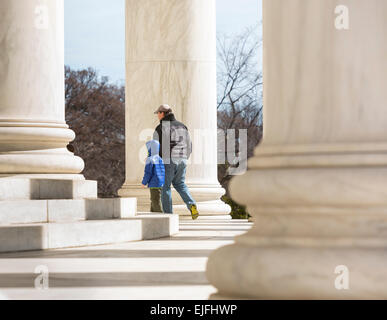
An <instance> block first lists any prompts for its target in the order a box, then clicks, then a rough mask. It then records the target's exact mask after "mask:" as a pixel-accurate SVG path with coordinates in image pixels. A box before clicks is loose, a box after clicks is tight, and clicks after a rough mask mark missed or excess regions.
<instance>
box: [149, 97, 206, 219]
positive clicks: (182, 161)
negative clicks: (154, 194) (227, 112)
mask: <svg viewBox="0 0 387 320" xmlns="http://www.w3.org/2000/svg"><path fill="white" fill-rule="evenodd" d="M155 114H157V116H158V119H159V120H160V124H159V125H158V126H157V127H156V130H155V132H154V134H153V139H154V140H158V141H159V142H160V156H161V158H162V159H163V161H164V165H165V182H164V186H163V188H162V191H161V202H162V205H163V211H164V213H173V209H172V192H171V184H172V185H173V187H174V188H175V189H176V191H177V192H178V193H179V194H180V196H181V198H182V199H183V201H184V203H185V204H186V206H187V208H188V210H189V211H190V212H191V216H192V219H194V220H195V219H197V218H198V216H199V212H198V210H197V206H196V202H195V200H194V199H193V198H192V196H191V194H190V193H189V190H188V187H187V185H186V184H185V173H186V169H187V160H188V158H189V156H190V155H191V152H192V143H191V139H190V136H189V132H188V129H187V127H186V126H185V125H184V124H183V123H181V122H179V121H177V120H176V118H175V115H174V114H173V113H172V109H171V107H170V106H169V105H166V104H163V105H161V106H160V107H159V108H158V109H157V110H156V111H155Z"/></svg>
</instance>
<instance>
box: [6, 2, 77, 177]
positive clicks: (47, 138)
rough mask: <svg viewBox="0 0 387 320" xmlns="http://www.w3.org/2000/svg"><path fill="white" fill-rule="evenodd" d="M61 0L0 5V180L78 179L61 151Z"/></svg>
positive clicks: (64, 132) (64, 134)
mask: <svg viewBox="0 0 387 320" xmlns="http://www.w3.org/2000/svg"><path fill="white" fill-rule="evenodd" d="M63 15H64V11H63V0H55V1H54V0H17V1H15V0H2V1H0V176H13V177H21V176H26V177H47V178H49V177H56V178H69V179H72V178H76V179H82V178H83V177H82V176H81V175H78V173H79V172H81V171H82V170H83V160H82V159H80V158H79V157H75V156H74V155H73V154H72V153H70V152H69V151H67V149H66V145H67V144H68V143H69V142H70V141H72V140H73V139H74V137H75V134H74V132H73V131H72V130H69V128H68V126H67V125H66V123H65V113H64V112H65V107H64V29H63V28H64V25H63Z"/></svg>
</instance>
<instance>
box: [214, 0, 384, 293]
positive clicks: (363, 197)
mask: <svg viewBox="0 0 387 320" xmlns="http://www.w3.org/2000/svg"><path fill="white" fill-rule="evenodd" d="M339 5H341V7H337V6H339ZM343 6H344V7H343ZM263 17H264V28H263V29H264V40H263V43H264V84H265V88H264V100H265V101H264V106H265V110H264V128H265V132H264V138H263V143H262V144H261V145H260V146H259V147H258V148H257V150H256V152H255V156H254V158H252V159H251V160H250V162H249V171H248V172H247V173H246V174H245V175H244V176H241V177H237V178H235V179H233V180H232V183H231V193H232V196H233V198H235V199H236V200H237V201H239V202H241V203H244V204H247V206H248V210H249V212H250V213H251V214H252V215H253V216H254V217H255V221H256V222H255V225H254V227H253V228H252V229H251V230H250V231H249V232H248V233H247V234H245V235H242V236H240V237H238V238H237V239H236V244H234V245H231V246H226V247H223V248H221V249H219V250H217V251H216V252H215V253H214V254H213V255H212V256H210V258H209V263H208V267H207V274H208V278H209V280H210V282H211V283H212V284H213V285H214V286H216V287H217V288H218V290H219V292H218V294H217V295H216V296H214V298H219V297H247V298H268V299H271V298H280V299H281V298H284V299H289V298H295V299H298V298H306V299H320V298H329V299H331V298H332V299H339V298H383V299H386V298H387V286H386V284H387V269H386V265H387V254H386V252H387V251H386V249H387V231H386V230H387V228H386V226H387V143H386V137H387V113H386V101H387V90H386V74H387V59H386V57H387V38H386V30H387V2H386V1H384V0H369V1H352V0H341V1H336V0H308V1H305V0H292V1H288V0H265V1H264V12H263ZM347 18H349V21H347V20H348V19H347ZM343 19H344V20H343ZM335 22H336V23H335ZM347 22H349V24H347ZM347 26H348V27H349V29H346V28H347ZM340 270H347V271H348V272H345V274H344V273H340V272H341V271H340ZM335 271H337V272H338V273H337V274H336V273H335ZM340 276H342V277H345V278H346V279H347V280H349V282H348V283H349V287H348V289H346V288H345V287H342V286H340V278H339V279H337V277H340ZM337 280H338V281H337ZM335 283H336V285H335ZM337 284H339V285H338V286H337ZM341 284H343V283H341ZM339 289H342V290H339Z"/></svg>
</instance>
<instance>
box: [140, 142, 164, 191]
mask: <svg viewBox="0 0 387 320" xmlns="http://www.w3.org/2000/svg"><path fill="white" fill-rule="evenodd" d="M146 147H147V149H148V158H147V159H146V164H145V170H144V171H145V172H144V178H143V179H142V184H143V185H148V187H149V188H161V187H162V186H163V185H164V181H165V168H164V161H163V159H162V158H161V157H160V156H159V151H160V143H159V142H158V141H157V140H151V141H148V142H147V143H146Z"/></svg>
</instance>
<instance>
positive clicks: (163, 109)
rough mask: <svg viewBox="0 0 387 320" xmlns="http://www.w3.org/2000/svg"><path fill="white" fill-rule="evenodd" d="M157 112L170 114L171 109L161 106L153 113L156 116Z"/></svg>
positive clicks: (167, 106) (165, 105)
mask: <svg viewBox="0 0 387 320" xmlns="http://www.w3.org/2000/svg"><path fill="white" fill-rule="evenodd" d="M159 112H172V109H171V107H170V106H169V105H167V104H162V105H161V106H160V107H158V109H157V110H156V111H155V112H154V113H155V114H157V113H159Z"/></svg>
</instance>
